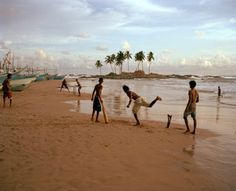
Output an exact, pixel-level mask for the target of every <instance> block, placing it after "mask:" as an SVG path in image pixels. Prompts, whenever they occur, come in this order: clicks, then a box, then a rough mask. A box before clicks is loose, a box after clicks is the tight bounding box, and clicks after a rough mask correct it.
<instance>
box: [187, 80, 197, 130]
mask: <svg viewBox="0 0 236 191" xmlns="http://www.w3.org/2000/svg"><path fill="white" fill-rule="evenodd" d="M196 85H197V84H196V82H195V81H194V80H192V81H190V82H189V86H190V90H189V91H188V97H189V99H188V103H187V106H186V108H185V110H184V116H183V118H184V122H185V125H186V127H187V130H186V131H185V132H184V133H188V132H190V129H189V125H188V116H189V115H191V117H192V118H193V125H194V129H193V131H192V132H191V134H195V132H196V127H197V119H196V103H198V102H199V95H198V91H197V90H196V89H195V87H196Z"/></svg>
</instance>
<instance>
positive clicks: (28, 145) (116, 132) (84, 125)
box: [0, 81, 227, 191]
mask: <svg viewBox="0 0 236 191" xmlns="http://www.w3.org/2000/svg"><path fill="white" fill-rule="evenodd" d="M58 86H60V81H44V82H36V83H33V84H32V85H31V86H30V87H29V88H28V89H26V90H25V91H23V92H17V93H14V94H13V95H14V100H13V106H12V108H9V107H8V106H7V107H6V108H2V107H1V108H0V190H1V191H14V190H16V191H41V190H43V191H54V190H55V191H73V190H75V191H126V190H127V191H154V190H170V191H172V190H181V191H183V190H188V191H189V190H227V187H226V186H225V185H221V184H220V183H218V182H217V180H215V179H214V177H213V176H211V175H210V174H209V173H208V172H206V171H205V170H204V169H203V168H201V167H200V166H198V165H197V163H196V161H195V159H194V150H192V149H191V145H194V144H195V141H196V139H197V140H201V139H205V138H207V137H208V136H213V135H212V134H211V133H209V132H207V131H205V130H201V129H198V134H197V135H195V136H193V135H184V134H183V132H184V129H185V127H184V126H181V125H176V124H172V126H171V128H170V129H166V128H165V126H166V123H165V124H164V123H160V122H154V121H142V123H143V126H142V128H137V127H134V126H132V125H133V123H134V119H133V118H132V119H129V118H127V119H121V118H117V119H114V118H113V119H110V123H109V124H105V123H104V122H103V119H102V115H101V116H100V119H101V122H100V123H95V122H92V121H90V115H87V114H82V113H76V112H74V113H73V112H69V110H70V107H71V105H69V104H65V103H64V102H65V101H66V100H76V99H78V97H77V96H75V95H73V94H72V93H68V92H66V91H62V92H60V91H59V90H58V89H57V87H58ZM90 97H91V95H86V94H83V92H82V96H81V97H80V99H81V100H82V99H90ZM1 104H2V102H1ZM91 108H92V102H91ZM184 148H186V149H184Z"/></svg>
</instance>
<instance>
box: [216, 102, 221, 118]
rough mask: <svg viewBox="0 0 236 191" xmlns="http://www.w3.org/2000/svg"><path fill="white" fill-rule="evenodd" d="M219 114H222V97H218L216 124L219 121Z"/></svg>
mask: <svg viewBox="0 0 236 191" xmlns="http://www.w3.org/2000/svg"><path fill="white" fill-rule="evenodd" d="M219 113H220V97H217V102H216V122H217V121H218V120H219Z"/></svg>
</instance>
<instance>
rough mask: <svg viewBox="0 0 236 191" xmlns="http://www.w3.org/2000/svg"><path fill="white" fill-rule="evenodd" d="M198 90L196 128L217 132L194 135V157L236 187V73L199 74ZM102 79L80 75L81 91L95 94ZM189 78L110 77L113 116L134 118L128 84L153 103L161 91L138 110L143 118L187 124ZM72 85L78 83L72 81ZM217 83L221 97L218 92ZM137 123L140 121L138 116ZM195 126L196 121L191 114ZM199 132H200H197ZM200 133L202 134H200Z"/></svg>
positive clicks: (106, 89)
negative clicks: (149, 105)
mask: <svg viewBox="0 0 236 191" xmlns="http://www.w3.org/2000/svg"><path fill="white" fill-rule="evenodd" d="M194 80H195V81H196V82H197V86H196V89H197V90H198V92H199V96H200V101H199V103H198V104H197V122H198V125H197V128H202V129H207V130H210V131H213V132H215V133H217V134H218V136H215V137H211V138H208V139H205V140H201V141H199V140H198V139H197V138H195V140H196V142H195V145H194V155H193V157H194V159H195V160H196V162H197V163H198V164H199V165H201V166H202V167H203V168H205V169H206V170H207V171H208V172H209V173H212V175H213V176H215V178H217V179H218V180H219V181H222V183H224V184H226V185H228V187H229V189H236V183H235V181H234V179H235V175H236V162H235V159H236V149H235V148H236V125H235V116H236V77H222V78H209V77H208V78H204V77H203V78H197V79H194ZM97 81H98V79H80V82H81V84H82V89H81V92H82V93H83V92H85V93H92V91H93V88H94V85H95V84H96V83H97ZM189 81H190V79H176V78H169V79H132V80H123V79H122V80H110V79H105V80H104V83H103V92H102V94H103V100H104V104H105V106H106V110H107V113H108V115H109V116H112V117H116V116H117V117H129V118H130V119H133V120H134V118H133V114H132V112H131V108H132V106H131V108H127V107H126V105H127V104H128V101H129V99H128V97H127V96H126V94H125V93H124V92H123V89H122V86H123V85H124V84H125V85H128V86H129V87H130V89H131V90H132V91H134V92H136V93H137V94H138V95H140V96H142V97H144V98H145V99H146V100H147V101H148V102H151V101H152V100H153V99H155V97H156V96H160V97H161V98H162V101H158V102H157V103H156V104H155V105H154V106H153V107H152V108H145V107H142V108H141V110H140V113H139V118H140V120H141V121H142V120H156V121H163V122H167V114H170V115H172V123H179V124H183V125H184V121H183V112H184V109H185V107H186V104H187V101H188V90H189ZM72 85H75V84H74V83H73V82H72ZM218 86H220V87H221V92H222V96H221V97H218V92H217V91H218ZM68 103H71V104H72V109H71V111H74V112H82V113H89V114H91V112H92V102H91V101H90V100H87V101H83V100H81V101H79V102H78V101H68ZM134 122H135V120H134ZM189 124H190V127H191V129H192V120H191V117H189ZM197 136H198V131H197V134H196V135H195V137H197ZM199 136H200V135H199Z"/></svg>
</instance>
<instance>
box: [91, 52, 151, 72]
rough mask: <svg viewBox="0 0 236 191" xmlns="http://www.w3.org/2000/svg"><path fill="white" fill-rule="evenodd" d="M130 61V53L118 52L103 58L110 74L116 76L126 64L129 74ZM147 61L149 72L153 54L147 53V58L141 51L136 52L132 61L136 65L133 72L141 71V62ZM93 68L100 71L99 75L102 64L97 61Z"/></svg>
mask: <svg viewBox="0 0 236 191" xmlns="http://www.w3.org/2000/svg"><path fill="white" fill-rule="evenodd" d="M131 59H132V54H131V53H130V51H128V50H127V51H124V52H123V51H119V52H118V53H117V54H111V55H107V56H106V57H105V63H106V64H109V65H110V68H111V72H112V73H115V74H117V73H118V72H119V73H120V74H121V73H122V71H123V64H124V63H126V64H127V66H128V72H130V67H129V66H130V65H129V62H130V60H131ZM145 59H146V60H147V61H148V72H149V73H150V72H151V64H152V61H153V60H154V54H153V52H149V53H148V54H147V56H145V54H144V52H143V51H140V52H137V53H136V54H134V60H135V62H136V64H137V67H136V69H135V71H137V70H142V71H144V69H143V62H144V60H145ZM140 64H141V66H142V67H141V69H140ZM95 66H96V68H97V69H99V71H100V75H101V69H102V67H103V64H102V62H101V61H100V60H97V61H96V63H95ZM117 68H118V69H119V71H117Z"/></svg>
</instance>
